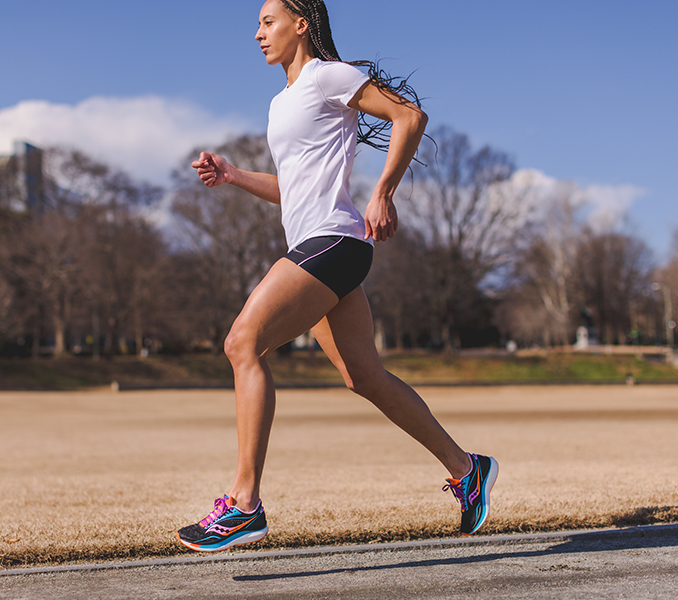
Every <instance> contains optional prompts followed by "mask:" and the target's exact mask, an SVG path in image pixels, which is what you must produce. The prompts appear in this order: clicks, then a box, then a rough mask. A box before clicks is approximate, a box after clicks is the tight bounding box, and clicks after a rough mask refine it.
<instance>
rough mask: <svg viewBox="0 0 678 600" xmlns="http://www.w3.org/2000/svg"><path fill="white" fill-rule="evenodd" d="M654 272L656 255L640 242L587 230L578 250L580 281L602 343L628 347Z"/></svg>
mask: <svg viewBox="0 0 678 600" xmlns="http://www.w3.org/2000/svg"><path fill="white" fill-rule="evenodd" d="M653 269H654V264H653V257H652V252H651V251H650V249H649V248H648V247H647V245H646V244H645V243H644V242H643V241H642V240H640V239H639V238H637V237H634V236H631V235H624V234H620V233H602V234H596V233H594V232H593V231H592V230H590V229H585V230H584V235H583V237H582V239H581V242H580V244H579V247H578V248H577V260H576V270H577V278H578V280H579V284H580V285H581V290H582V296H583V301H584V304H585V306H587V307H588V308H589V309H590V311H591V312H592V314H593V318H594V322H595V323H596V325H597V327H598V330H599V334H600V337H601V341H603V342H604V343H606V344H613V343H624V341H625V338H626V336H627V334H628V333H629V331H630V330H631V329H632V327H633V325H634V324H633V322H632V321H633V319H632V314H633V313H634V312H635V308H634V307H635V306H636V305H638V304H640V303H641V302H642V301H643V298H645V297H647V292H648V290H649V289H650V288H651V284H652V272H653Z"/></svg>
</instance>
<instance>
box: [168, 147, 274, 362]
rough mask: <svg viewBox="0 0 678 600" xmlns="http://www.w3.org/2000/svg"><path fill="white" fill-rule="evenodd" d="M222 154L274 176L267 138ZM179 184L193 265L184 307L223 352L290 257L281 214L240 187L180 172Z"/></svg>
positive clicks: (188, 260)
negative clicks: (251, 299)
mask: <svg viewBox="0 0 678 600" xmlns="http://www.w3.org/2000/svg"><path fill="white" fill-rule="evenodd" d="M216 152H218V153H219V154H221V155H223V156H224V157H226V158H227V159H228V160H229V161H231V162H232V163H233V164H235V165H237V166H238V167H241V168H243V169H247V170H251V171H259V172H266V173H273V172H274V165H273V160H272V159H271V156H270V153H269V150H268V144H267V142H266V138H265V137H264V136H244V137H241V138H239V139H237V140H234V141H232V142H229V143H226V144H224V145H222V146H220V147H219V148H217V149H216ZM197 154H198V152H197V151H196V152H194V153H193V156H192V157H193V158H195V156H197ZM174 181H175V186H174V200H173V203H172V212H173V214H174V216H175V217H176V219H177V221H178V223H179V225H180V227H181V230H182V235H181V237H180V244H181V246H182V247H183V251H182V252H181V253H179V254H180V255H181V261H182V263H183V264H184V265H185V266H188V265H191V266H190V268H188V269H183V270H182V272H183V274H184V277H185V280H184V284H185V285H188V286H190V287H187V289H188V290H189V294H190V296H191V298H189V299H186V300H185V301H184V302H183V304H184V305H185V306H186V307H187V309H189V310H190V311H192V313H193V314H192V315H191V316H188V318H190V319H197V320H198V321H200V324H196V328H195V329H196V331H200V332H204V334H205V335H207V336H208V337H209V339H210V340H211V342H212V346H213V349H214V351H215V352H217V351H219V349H220V347H221V343H222V341H223V338H224V337H225V335H226V332H227V330H228V327H230V324H231V323H232V321H233V319H235V317H236V315H237V314H238V313H239V312H240V309H241V308H242V306H243V305H244V303H245V301H246V300H247V297H248V296H249V294H250V293H251V291H252V289H253V288H254V286H255V285H256V284H257V283H258V282H259V281H260V280H261V279H262V277H263V276H264V275H265V274H266V272H267V271H268V269H269V268H270V266H271V265H272V264H273V263H274V262H275V261H276V260H277V259H278V258H280V256H282V255H283V254H284V253H285V240H284V236H283V232H282V226H281V225H280V209H279V208H278V207H276V206H273V205H272V204H270V203H268V202H265V201H263V200H260V199H258V198H254V197H253V196H252V195H250V194H248V193H246V192H244V191H242V190H240V189H238V188H236V187H234V186H230V185H222V186H220V187H218V188H215V189H209V188H206V187H205V186H204V185H203V183H202V182H201V181H200V179H199V178H198V177H197V176H196V175H195V173H194V172H193V170H192V169H188V168H187V169H185V170H182V171H181V172H176V173H175V175H174Z"/></svg>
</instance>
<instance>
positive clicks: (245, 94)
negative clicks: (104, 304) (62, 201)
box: [0, 0, 678, 259]
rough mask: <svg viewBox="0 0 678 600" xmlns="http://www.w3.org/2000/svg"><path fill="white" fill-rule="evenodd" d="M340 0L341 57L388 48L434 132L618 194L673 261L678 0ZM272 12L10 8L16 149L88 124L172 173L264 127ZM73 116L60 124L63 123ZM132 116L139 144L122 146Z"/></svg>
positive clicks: (273, 76)
mask: <svg viewBox="0 0 678 600" xmlns="http://www.w3.org/2000/svg"><path fill="white" fill-rule="evenodd" d="M327 4H328V8H329V11H330V17H331V21H332V26H333V30H334V37H335V41H336V44H337V47H338V49H339V51H340V53H341V54H342V58H344V59H345V60H355V59H374V58H375V57H377V56H380V57H381V58H382V59H384V66H386V67H387V68H388V69H389V70H391V71H392V72H394V73H398V74H405V75H406V74H409V73H411V72H414V75H413V77H412V80H411V81H412V83H413V84H414V85H415V86H416V88H417V90H418V91H419V93H420V95H421V96H424V97H426V98H427V99H426V101H425V107H426V109H427V112H428V113H429V116H430V118H431V124H432V126H436V125H439V124H449V125H452V126H453V127H454V128H456V129H457V130H459V131H462V132H465V133H467V134H469V135H470V137H471V139H472V140H473V141H474V143H476V144H483V143H489V144H491V145H493V146H495V147H497V148H500V149H502V150H505V151H507V152H509V153H510V154H511V155H512V156H513V157H514V159H515V161H516V164H517V166H518V167H519V168H531V169H537V170H539V171H541V172H543V173H544V174H546V175H547V176H549V177H553V178H557V179H566V180H574V181H576V182H577V183H578V184H579V185H580V186H582V187H591V188H592V189H598V190H603V191H604V192H605V193H607V198H608V200H607V201H608V202H617V201H618V202H619V203H620V205H623V206H628V207H629V214H630V218H631V221H630V222H631V225H630V227H631V230H632V231H633V232H634V233H636V234H638V235H640V236H641V237H642V238H643V239H645V240H646V242H647V243H648V244H649V245H650V246H651V247H652V248H653V249H655V250H656V251H657V253H658V256H659V258H660V259H661V258H663V255H664V254H665V253H666V251H667V250H668V247H669V242H670V236H671V233H672V232H673V231H674V230H675V229H676V228H678V197H677V195H676V185H675V182H674V178H675V173H676V171H677V170H678V169H677V166H678V165H677V163H678V110H677V108H676V107H678V2H675V0H648V1H646V2H643V3H640V2H631V1H628V0H616V1H613V0H605V1H602V0H589V1H587V2H584V1H580V0H570V1H568V2H553V1H549V0H529V1H528V0H514V1H511V2H508V1H507V0H476V1H474V2H469V1H468V0H466V1H464V2H461V1H458V0H447V1H442V0H431V1H429V2H419V3H417V2H404V1H401V0H389V1H388V2H384V1H380V2H365V1H364V0H362V1H358V0H327ZM259 8H260V3H259V2H258V1H257V2H243V1H237V2H235V1H233V2H206V3H194V2H188V1H182V2H178V1H167V0H166V1H164V2H159V1H151V0H136V1H134V2H132V1H129V0H118V1H116V2H97V1H96V0H89V1H88V2H81V1H80V0H70V1H68V2H63V3H58V2H52V1H50V2H47V1H45V0H40V1H30V0H27V1H26V2H18V1H12V2H9V1H6V2H5V3H3V8H2V19H1V20H0V50H1V51H2V56H3V57H4V60H3V61H2V62H1V63H0V82H1V83H0V154H2V153H6V152H7V151H8V148H7V147H6V146H7V145H8V144H9V142H8V140H9V138H10V137H17V136H22V137H26V138H31V140H29V141H35V142H39V143H47V142H52V141H58V140H56V139H55V138H58V137H59V136H60V135H62V136H64V137H65V138H67V139H65V141H66V142H69V143H71V144H76V143H78V142H79V140H80V138H79V137H78V135H81V136H82V144H83V146H84V147H85V148H88V149H92V152H96V151H98V152H99V153H100V154H101V155H102V156H104V157H105V156H107V151H108V150H110V156H111V157H113V158H112V160H115V158H114V157H119V156H122V155H123V154H124V155H126V156H127V157H129V160H134V165H135V166H138V165H141V164H142V163H143V162H144V160H147V161H148V165H151V166H149V167H148V169H149V171H148V173H149V177H151V178H155V179H156V180H157V179H158V178H159V177H163V176H164V175H162V174H160V175H159V174H158V173H159V172H160V171H159V170H158V169H160V167H158V162H159V161H162V162H161V164H166V165H167V169H166V171H169V169H171V168H173V167H175V166H176V165H177V162H176V161H177V160H178V159H177V158H176V156H182V155H183V154H185V153H186V152H187V151H188V150H190V148H191V147H192V146H193V145H195V144H196V143H199V142H201V141H203V140H204V141H205V142H206V143H207V142H209V143H216V142H218V141H219V140H220V139H223V137H224V136H225V135H227V134H228V133H233V132H235V131H238V130H239V131H256V132H260V131H264V129H265V126H266V115H267V110H268V103H269V101H270V99H271V97H272V96H273V95H275V93H277V92H278V91H279V89H280V88H281V87H282V86H283V85H284V74H283V71H282V69H281V68H280V67H269V66H268V65H267V64H266V62H265V60H264V57H263V56H262V55H261V53H260V51H259V48H258V44H257V43H256V42H255V41H254V33H255V31H256V27H257V18H258V13H259ZM94 99H96V100H94ZM38 100H39V101H42V103H40V104H39V105H37V104H33V105H27V104H26V102H27V101H38ZM137 110H138V111H139V112H138V114H137V113H135V111H137ZM133 113H134V114H137V117H136V120H135V121H129V119H131V118H132V114H133ZM59 115H62V117H59ZM65 115H67V116H65ZM88 115H89V116H88ZM92 115H96V116H95V117H93V116H92ZM60 118H61V119H62V121H61V122H62V124H63V126H62V127H61V128H60V127H59V126H58V124H54V123H51V121H50V122H48V120H49V119H51V120H58V119H60ZM88 119H89V120H88ZM124 119H128V121H127V122H128V124H129V123H135V124H136V125H134V128H135V131H136V132H137V134H136V137H135V135H130V134H129V132H128V134H127V135H126V137H125V139H124V140H122V139H121V134H120V130H121V125H120V124H121V123H122V120H124ZM156 120H157V123H156V124H155V125H154V124H153V123H151V121H153V122H155V121H156ZM177 123H178V124H177ZM66 124H68V126H66ZM154 127H155V129H154ZM107 128H109V129H110V130H111V131H108V130H107ZM3 129H4V130H5V131H4V133H3ZM116 130H117V131H116ZM154 131H155V132H158V131H162V132H164V135H165V137H163V135H162V134H161V133H155V134H154V133H153V132H154ZM41 132H51V133H50V135H51V138H50V137H49V135H48V134H47V133H41ZM74 132H80V133H77V135H76V133H74ZM114 135H117V137H115V138H114V137H112V136H114ZM154 135H156V137H155V138H153V136H154ZM172 135H174V139H175V140H176V146H177V148H178V149H176V150H174V154H170V153H169V147H170V146H172V144H171V143H170V136H172ZM41 136H42V137H41ZM45 136H47V137H45ZM69 136H70V137H69ZM144 136H146V137H145V138H144V139H143V140H142V139H141V138H143V137H144ZM47 138H49V139H47ZM151 138H153V139H151ZM97 139H98V140H101V144H100V145H99V146H97ZM154 140H155V141H154ZM125 143H126V144H129V145H130V146H129V148H128V151H125V149H124V148H123V144H125ZM154 144H155V147H157V150H158V151H157V152H154ZM180 144H184V146H183V147H182V148H183V149H179V145H180ZM114 146H115V148H117V150H116V152H117V154H116V153H115V152H114V151H113V148H114ZM172 157H175V158H172ZM120 160H121V161H123V159H120ZM172 161H174V162H173V164H169V163H171V162H172ZM123 166H125V167H129V164H124V165H123ZM153 169H155V170H153ZM132 170H133V171H134V174H136V175H138V174H139V173H143V169H142V168H141V167H139V168H136V170H135V168H134V167H132ZM160 170H162V169H160ZM166 171H163V173H164V172H166ZM623 206H622V208H623Z"/></svg>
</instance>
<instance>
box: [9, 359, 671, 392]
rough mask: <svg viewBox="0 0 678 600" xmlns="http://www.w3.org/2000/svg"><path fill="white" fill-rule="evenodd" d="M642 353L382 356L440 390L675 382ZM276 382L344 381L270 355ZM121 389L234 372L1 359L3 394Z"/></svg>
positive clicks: (221, 377)
mask: <svg viewBox="0 0 678 600" xmlns="http://www.w3.org/2000/svg"><path fill="white" fill-rule="evenodd" d="M644 356H645V355H643V354H641V353H639V354H611V355H604V354H602V355H595V354H577V353H568V352H550V353H542V354H527V355H517V356H511V355H508V354H506V355H503V356H478V355H473V354H459V355H446V354H435V353H402V354H385V355H384V356H383V361H384V364H385V366H386V368H387V369H388V370H390V371H392V372H393V373H395V374H396V375H398V376H400V377H402V378H403V379H405V380H407V381H410V382H418V383H429V384H430V383H440V384H460V383H463V384H470V383H479V384H505V383H624V382H625V381H626V380H627V378H628V377H629V376H631V377H633V378H634V380H635V381H637V382H639V383H670V382H678V370H677V369H676V368H675V367H674V366H672V365H671V364H668V363H667V362H666V361H664V360H648V359H647V358H645V357H644ZM270 363H271V368H272V370H273V374H274V377H275V380H276V382H278V383H280V384H287V385H328V384H329V385H335V384H336V385H340V384H341V378H340V376H339V374H338V373H337V371H336V370H335V369H334V367H333V366H332V365H331V363H330V362H329V360H327V358H326V357H325V356H324V354H322V353H321V352H319V353H317V354H316V355H315V356H309V355H308V354H306V353H294V354H291V355H280V354H276V355H274V356H273V357H272V358H271V360H270ZM113 381H116V382H118V383H119V384H120V385H121V387H122V388H127V389H129V388H135V387H136V388H140V387H141V388H143V387H146V388H153V387H156V388H158V387H166V388H173V387H174V388H190V387H230V386H232V384H233V372H232V370H231V367H230V364H229V362H228V360H227V359H226V357H224V356H223V355H222V356H213V355H211V354H186V355H183V356H152V357H150V358H147V359H145V360H140V359H138V358H136V357H130V356H123V357H116V358H115V359H113V360H106V359H102V360H99V361H98V362H94V361H93V360H92V359H91V358H84V357H70V358H65V359H59V360H56V359H38V360H30V359H11V360H7V359H4V360H0V390H3V389H4V390H36V391H37V390H45V391H48V390H78V389H87V388H92V387H101V386H109V385H110V384H111V382H113Z"/></svg>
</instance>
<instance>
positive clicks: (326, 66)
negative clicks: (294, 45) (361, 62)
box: [314, 61, 369, 105]
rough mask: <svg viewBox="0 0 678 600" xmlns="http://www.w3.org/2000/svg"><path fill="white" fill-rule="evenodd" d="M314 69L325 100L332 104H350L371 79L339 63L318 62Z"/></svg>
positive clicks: (357, 70)
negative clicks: (334, 102) (333, 102)
mask: <svg viewBox="0 0 678 600" xmlns="http://www.w3.org/2000/svg"><path fill="white" fill-rule="evenodd" d="M314 66H315V69H314V75H315V80H316V82H317V84H318V87H319V88H320V91H321V92H322V94H323V95H324V96H325V98H326V99H327V100H328V101H330V102H332V101H338V102H340V103H341V104H344V105H346V104H348V103H349V102H350V100H351V98H353V96H354V95H355V93H356V92H357V91H358V90H359V89H360V88H361V87H362V86H363V85H364V84H365V83H366V82H367V81H369V77H368V76H367V75H365V73H363V72H362V71H361V70H360V69H357V68H356V67H354V66H353V65H349V64H348V63H345V62H339V61H318V62H317V64H316V65H314Z"/></svg>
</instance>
